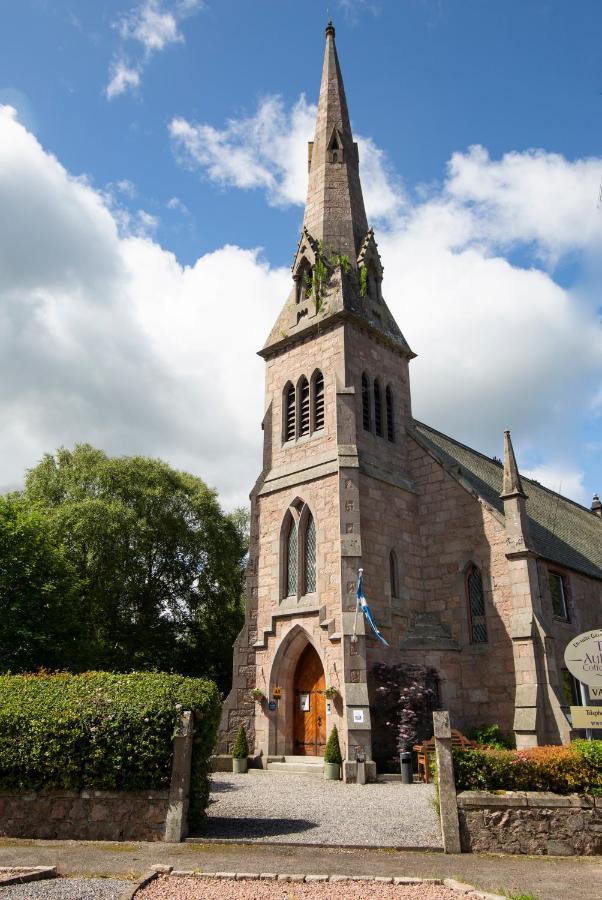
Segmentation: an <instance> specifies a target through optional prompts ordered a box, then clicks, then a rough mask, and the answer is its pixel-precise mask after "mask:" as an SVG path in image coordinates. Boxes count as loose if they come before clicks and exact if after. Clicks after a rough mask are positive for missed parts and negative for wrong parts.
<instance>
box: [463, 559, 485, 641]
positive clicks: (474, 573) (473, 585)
mask: <svg viewBox="0 0 602 900" xmlns="http://www.w3.org/2000/svg"><path fill="white" fill-rule="evenodd" d="M466 591H467V594H468V612H469V616H470V640H471V641H472V643H473V644H486V643H487V640H488V637H487V622H486V619H485V594H484V592H483V579H482V578H481V573H480V571H479V570H478V569H477V567H476V566H475V565H471V566H470V568H469V569H468V572H467V575H466Z"/></svg>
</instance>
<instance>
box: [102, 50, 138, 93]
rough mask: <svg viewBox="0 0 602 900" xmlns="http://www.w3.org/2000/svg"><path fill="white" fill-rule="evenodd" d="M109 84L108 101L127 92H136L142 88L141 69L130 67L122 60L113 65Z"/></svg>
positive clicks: (107, 87)
mask: <svg viewBox="0 0 602 900" xmlns="http://www.w3.org/2000/svg"><path fill="white" fill-rule="evenodd" d="M110 76H111V77H110V79H109V83H108V84H107V86H106V88H105V94H106V97H107V100H112V99H113V97H119V95H120V94H124V93H125V92H126V91H129V90H135V89H136V88H138V87H139V86H140V69H139V68H133V67H132V66H128V65H127V64H126V63H124V62H123V61H122V60H117V61H115V62H113V63H112V64H111V69H110Z"/></svg>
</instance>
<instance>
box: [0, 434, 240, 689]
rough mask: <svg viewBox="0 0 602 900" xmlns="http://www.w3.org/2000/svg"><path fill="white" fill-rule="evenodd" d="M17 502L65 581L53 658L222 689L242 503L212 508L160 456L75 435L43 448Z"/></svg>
mask: <svg viewBox="0 0 602 900" xmlns="http://www.w3.org/2000/svg"><path fill="white" fill-rule="evenodd" d="M20 503H21V504H22V507H23V508H24V509H26V510H28V511H29V513H30V514H31V515H32V516H34V517H35V516H39V517H40V518H41V520H43V522H44V523H45V527H46V528H47V535H48V538H47V540H48V541H49V542H50V543H52V542H54V547H55V549H56V553H57V554H58V555H59V556H60V557H61V558H63V559H64V560H65V564H66V566H67V567H68V570H69V572H70V573H72V576H73V578H74V580H75V583H76V585H77V588H76V596H77V603H76V610H75V611H74V612H72V616H71V617H72V625H73V630H74V631H77V632H78V633H79V635H80V638H79V646H78V648H77V652H75V651H74V649H73V648H70V647H69V646H68V645H66V644H63V645H62V648H61V649H62V654H61V658H60V660H58V661H57V662H59V663H60V665H61V666H62V667H64V668H66V669H69V670H71V671H78V670H79V671H81V670H82V669H85V668H88V669H110V670H115V671H130V670H132V669H151V668H153V669H161V670H163V671H176V672H180V673H182V674H185V675H208V676H210V677H212V678H214V679H215V680H216V681H217V683H218V685H219V686H220V688H221V689H222V690H225V689H227V688H228V686H229V681H230V678H231V665H232V643H233V641H234V638H235V637H236V634H237V633H238V630H239V629H240V627H241V625H242V621H243V613H242V589H243V569H242V564H243V560H244V556H245V553H246V549H247V547H246V538H245V523H244V516H243V514H242V513H240V512H239V513H237V514H236V515H234V516H232V517H231V516H227V515H224V513H223V512H222V510H221V508H220V506H219V503H218V500H217V497H216V494H215V492H214V491H213V490H211V489H210V488H208V487H207V486H206V485H205V483H204V482H203V481H202V480H201V479H200V478H196V477H194V476H193V475H190V474H187V473H185V472H179V471H176V470H175V469H173V468H171V467H170V466H168V465H167V464H166V463H164V462H161V461H160V460H156V459H148V458H145V457H140V456H133V457H121V458H109V457H108V456H107V455H106V454H105V453H104V452H102V451H101V450H97V449H95V448H93V447H91V446H89V445H86V444H82V445H78V446H76V447H75V449H74V450H72V451H71V450H66V449H60V450H58V451H57V452H56V453H55V454H54V455H50V454H47V455H46V456H45V457H44V458H43V459H42V461H41V462H40V463H39V465H37V466H36V467H35V468H34V469H32V470H31V471H30V472H29V473H28V475H27V479H26V486H25V490H24V491H23V494H22V496H21V498H20ZM24 577H26V575H25V576H24ZM35 590H36V588H35V585H34V584H32V592H34V593H35ZM5 602H6V601H5V597H4V596H0V603H5ZM30 621H31V620H30ZM35 626H36V627H40V622H39V621H38V622H36V623H35ZM42 627H45V626H44V624H43V623H42ZM0 628H2V629H3V628H4V623H2V624H1V625H0ZM34 655H35V654H34ZM35 661H36V660H34V662H35ZM37 662H38V664H40V663H42V662H43V663H44V664H45V665H46V664H47V663H46V662H45V661H43V660H41V659H39V658H38V659H37ZM3 668H4V669H5V670H6V668H7V667H6V666H4V665H3ZM19 668H20V669H21V670H22V669H23V666H19Z"/></svg>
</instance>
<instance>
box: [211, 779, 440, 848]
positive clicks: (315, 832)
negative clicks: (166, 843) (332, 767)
mask: <svg viewBox="0 0 602 900" xmlns="http://www.w3.org/2000/svg"><path fill="white" fill-rule="evenodd" d="M434 796H435V793H434V787H433V786H432V785H430V784H408V785H404V784H401V783H399V782H384V783H378V784H366V785H359V784H343V782H341V781H326V780H325V779H322V778H316V777H315V776H308V775H283V774H281V773H278V774H276V773H270V772H263V771H255V772H250V773H249V774H248V775H234V774H232V773H230V772H215V773H214V774H213V775H212V776H211V799H210V803H209V808H208V820H207V823H206V825H205V826H204V828H203V830H202V832H200V833H199V837H209V838H215V839H219V840H223V841H255V842H258V843H273V842H275V843H280V844H319V845H321V846H324V845H330V846H332V845H340V846H359V847H404V848H425V847H429V848H437V849H439V848H440V847H441V846H442V845H441V832H440V828H439V820H438V817H437V814H436V812H435V810H434V809H433V806H432V803H431V802H430V801H431V800H432V798H434Z"/></svg>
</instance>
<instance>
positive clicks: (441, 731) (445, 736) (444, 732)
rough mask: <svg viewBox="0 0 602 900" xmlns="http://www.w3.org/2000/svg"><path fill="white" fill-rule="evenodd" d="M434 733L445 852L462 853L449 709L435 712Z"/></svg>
mask: <svg viewBox="0 0 602 900" xmlns="http://www.w3.org/2000/svg"><path fill="white" fill-rule="evenodd" d="M433 734H434V735H435V755H436V757H437V779H438V782H439V812H440V816H441V834H442V837H443V850H444V852H445V853H461V852H462V848H461V847H460V823H459V821H458V801H457V798H456V781H455V779H454V763H453V759H452V744H451V726H450V724H449V713H448V712H447V710H439V711H437V712H434V713H433Z"/></svg>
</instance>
